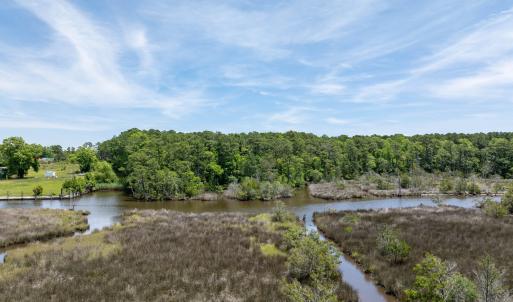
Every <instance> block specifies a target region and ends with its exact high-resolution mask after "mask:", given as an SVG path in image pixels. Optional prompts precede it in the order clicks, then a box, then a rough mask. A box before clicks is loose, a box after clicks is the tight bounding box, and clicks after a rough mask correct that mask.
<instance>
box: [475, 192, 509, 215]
mask: <svg viewBox="0 0 513 302" xmlns="http://www.w3.org/2000/svg"><path fill="white" fill-rule="evenodd" d="M479 207H481V208H482V209H483V211H484V212H485V214H486V215H488V216H490V217H495V218H502V217H504V216H506V215H507V214H508V209H507V208H506V207H505V206H504V205H503V204H502V203H498V202H496V201H495V200H493V199H491V198H488V197H487V198H485V199H484V200H483V201H481V202H480V204H479Z"/></svg>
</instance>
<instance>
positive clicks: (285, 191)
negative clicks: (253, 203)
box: [230, 177, 292, 200]
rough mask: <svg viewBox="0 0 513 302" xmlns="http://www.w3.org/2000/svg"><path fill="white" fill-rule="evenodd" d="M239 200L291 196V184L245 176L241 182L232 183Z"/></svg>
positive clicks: (231, 186)
mask: <svg viewBox="0 0 513 302" xmlns="http://www.w3.org/2000/svg"><path fill="white" fill-rule="evenodd" d="M230 188H231V190H233V191H234V193H235V198H237V199H239V200H257V199H260V200H273V199H277V198H282V197H291V196H292V189H291V187H290V186H289V185H286V184H282V183H280V182H278V181H274V182H269V181H262V182H260V181H258V180H256V179H254V178H251V177H245V178H243V179H242V181H241V182H240V183H238V184H237V183H233V184H231V185H230Z"/></svg>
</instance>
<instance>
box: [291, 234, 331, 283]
mask: <svg viewBox="0 0 513 302" xmlns="http://www.w3.org/2000/svg"><path fill="white" fill-rule="evenodd" d="M337 267H338V258H337V257H336V256H335V255H334V254H333V253H332V249H331V248H330V246H329V244H328V243H327V242H326V241H322V240H321V239H320V238H319V236H318V235H316V234H308V235H306V236H304V237H302V238H301V239H300V240H299V242H298V243H297V245H296V246H295V247H294V248H293V249H291V250H290V255H289V258H288V259H287V268H288V272H289V276H290V277H292V278H294V279H297V280H299V281H300V282H309V281H312V280H320V281H322V280H330V279H331V280H333V279H336V278H337V275H338V271H337Z"/></svg>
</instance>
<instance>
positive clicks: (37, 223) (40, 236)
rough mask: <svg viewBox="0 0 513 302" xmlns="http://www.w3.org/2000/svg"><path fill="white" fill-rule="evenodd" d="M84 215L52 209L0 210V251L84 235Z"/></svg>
mask: <svg viewBox="0 0 513 302" xmlns="http://www.w3.org/2000/svg"><path fill="white" fill-rule="evenodd" d="M88 227H89V225H88V224H87V213H86V212H82V211H69V210H54V209H0V247H6V246H9V245H13V244H19V243H26V242H30V241H35V240H44V239H49V238H53V237H58V236H64V235H72V234H73V233H75V232H77V231H85V230H87V228H88Z"/></svg>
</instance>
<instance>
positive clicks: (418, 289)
mask: <svg viewBox="0 0 513 302" xmlns="http://www.w3.org/2000/svg"><path fill="white" fill-rule="evenodd" d="M413 271H414V272H415V281H414V283H413V287H412V288H411V289H407V290H406V291H405V294H406V297H407V300H408V301H412V302H413V301H414V302H449V301H450V302H458V301H469V302H470V301H475V300H476V296H477V294H476V287H475V285H474V284H473V283H472V281H470V280H469V279H467V278H466V277H464V276H463V275H461V274H460V273H458V272H456V271H455V265H453V264H451V263H447V262H445V261H442V260H441V259H440V258H438V257H436V256H434V255H432V254H429V253H428V254H426V256H425V257H424V259H423V260H422V261H421V262H420V263H418V264H417V265H415V267H414V269H413Z"/></svg>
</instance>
